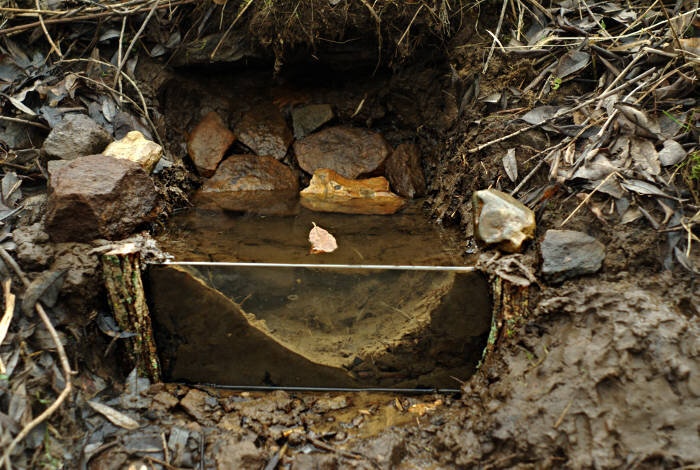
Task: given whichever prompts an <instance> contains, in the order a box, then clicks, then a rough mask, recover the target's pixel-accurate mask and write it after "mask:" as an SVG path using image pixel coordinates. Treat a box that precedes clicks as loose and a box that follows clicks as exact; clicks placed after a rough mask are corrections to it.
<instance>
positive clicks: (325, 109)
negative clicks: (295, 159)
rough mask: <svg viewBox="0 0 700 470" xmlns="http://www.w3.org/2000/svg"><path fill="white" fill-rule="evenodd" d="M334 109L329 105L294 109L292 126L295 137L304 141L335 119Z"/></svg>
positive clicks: (314, 105)
mask: <svg viewBox="0 0 700 470" xmlns="http://www.w3.org/2000/svg"><path fill="white" fill-rule="evenodd" d="M333 116H334V115H333V108H331V105H329V104H310V105H308V106H302V107H299V108H294V110H293V111H292V126H293V127H294V137H296V138H297V139H302V138H304V137H306V136H307V135H309V134H311V133H312V132H313V131H315V130H316V129H318V128H319V127H321V126H322V125H324V124H325V123H327V122H328V121H330V120H331V119H333Z"/></svg>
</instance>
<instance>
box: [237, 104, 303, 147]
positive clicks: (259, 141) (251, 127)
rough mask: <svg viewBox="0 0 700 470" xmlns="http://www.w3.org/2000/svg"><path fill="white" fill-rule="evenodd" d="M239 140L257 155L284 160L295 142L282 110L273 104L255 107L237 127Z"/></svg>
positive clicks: (244, 116)
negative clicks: (290, 146)
mask: <svg viewBox="0 0 700 470" xmlns="http://www.w3.org/2000/svg"><path fill="white" fill-rule="evenodd" d="M236 135H237V136H238V140H240V141H241V142H243V143H244V144H245V145H246V146H247V147H248V148H250V149H251V150H252V151H253V152H254V153H255V154H256V155H270V156H272V157H274V158H276V159H277V160H282V159H283V158H284V157H285V155H287V149H288V148H289V145H290V144H291V143H292V140H294V136H292V132H291V131H290V130H289V128H288V127H287V122H286V121H285V120H284V116H282V113H281V112H280V110H279V109H278V108H277V107H276V106H275V105H274V104H272V103H269V104H263V105H259V106H255V107H253V109H251V110H250V111H248V112H247V113H245V114H244V115H243V117H242V118H241V120H240V122H239V123H238V125H236Z"/></svg>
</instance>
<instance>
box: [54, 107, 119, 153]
mask: <svg viewBox="0 0 700 470" xmlns="http://www.w3.org/2000/svg"><path fill="white" fill-rule="evenodd" d="M110 142H112V136H111V135H109V133H108V132H107V131H106V130H105V129H104V128H103V127H101V126H100V125H99V124H97V123H96V122H95V121H93V120H92V119H90V118H89V117H88V116H86V115H85V114H66V115H65V116H64V117H63V119H61V120H60V121H59V122H58V124H56V126H54V128H53V129H51V132H50V133H49V135H48V137H46V140H45V141H44V145H43V147H42V151H43V152H44V153H45V154H46V155H48V156H49V157H52V158H61V159H63V160H73V159H76V158H78V157H83V156H85V155H92V154H97V153H100V152H102V151H103V150H104V149H105V147H107V145H109V143H110Z"/></svg>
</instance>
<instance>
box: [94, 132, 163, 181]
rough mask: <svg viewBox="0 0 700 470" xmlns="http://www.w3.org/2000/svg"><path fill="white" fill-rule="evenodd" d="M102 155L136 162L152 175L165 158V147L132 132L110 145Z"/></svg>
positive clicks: (138, 133)
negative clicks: (163, 157) (162, 158)
mask: <svg viewBox="0 0 700 470" xmlns="http://www.w3.org/2000/svg"><path fill="white" fill-rule="evenodd" d="M102 153H103V154H104V155H108V156H110V157H114V158H123V159H126V160H131V161H132V162H136V163H138V164H139V165H141V167H142V168H143V169H144V170H145V171H146V172H147V173H150V172H152V171H153V169H154V168H155V167H156V164H157V163H158V161H159V160H160V158H161V157H162V156H163V147H161V146H160V145H158V144H156V143H155V142H151V141H150V140H146V138H145V137H144V136H143V134H141V133H140V132H139V131H131V132H129V133H128V134H126V135H125V136H124V137H122V138H121V139H120V140H117V141H115V142H112V143H111V144H109V145H108V146H107V148H106V149H105V150H104V152H102Z"/></svg>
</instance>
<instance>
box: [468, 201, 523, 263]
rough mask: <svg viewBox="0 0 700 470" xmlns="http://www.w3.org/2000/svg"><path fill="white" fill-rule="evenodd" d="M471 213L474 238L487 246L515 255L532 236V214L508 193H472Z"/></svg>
mask: <svg viewBox="0 0 700 470" xmlns="http://www.w3.org/2000/svg"><path fill="white" fill-rule="evenodd" d="M473 210H474V232H475V235H476V237H477V238H478V239H479V240H481V241H483V242H484V243H486V244H487V245H497V246H498V247H499V248H500V249H501V250H503V251H507V252H509V253H517V252H519V251H520V250H521V249H522V245H523V242H524V241H525V240H528V239H530V238H533V236H534V233H535V213H534V212H532V211H531V210H530V209H529V208H528V207H527V206H525V205H524V204H523V203H521V202H520V201H518V200H517V199H515V198H514V197H512V196H510V195H509V194H506V193H503V192H501V191H498V190H495V189H484V190H481V191H476V192H475V193H474V196H473Z"/></svg>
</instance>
